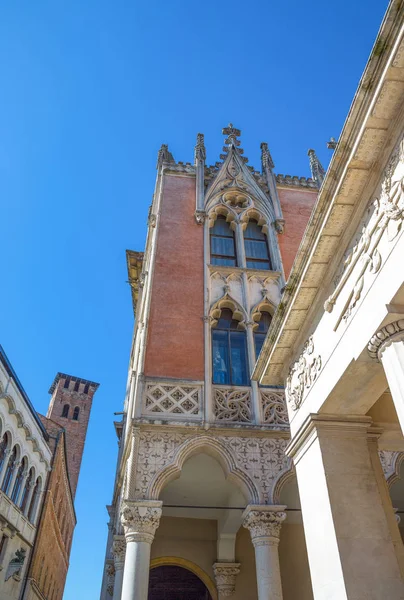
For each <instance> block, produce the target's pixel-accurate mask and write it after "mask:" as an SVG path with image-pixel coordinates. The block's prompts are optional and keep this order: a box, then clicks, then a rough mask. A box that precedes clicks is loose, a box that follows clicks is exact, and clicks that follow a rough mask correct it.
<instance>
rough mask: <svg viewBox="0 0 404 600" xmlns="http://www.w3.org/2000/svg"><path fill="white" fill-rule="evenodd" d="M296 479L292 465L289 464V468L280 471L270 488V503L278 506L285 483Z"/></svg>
mask: <svg viewBox="0 0 404 600" xmlns="http://www.w3.org/2000/svg"><path fill="white" fill-rule="evenodd" d="M295 478H296V470H295V467H294V465H293V463H291V464H290V468H289V469H286V470H285V471H282V473H280V474H279V475H278V477H277V478H276V480H275V481H274V485H273V487H272V499H271V500H272V503H273V504H280V498H281V494H282V490H283V488H284V487H285V485H286V484H287V483H289V482H290V481H291V480H292V479H295Z"/></svg>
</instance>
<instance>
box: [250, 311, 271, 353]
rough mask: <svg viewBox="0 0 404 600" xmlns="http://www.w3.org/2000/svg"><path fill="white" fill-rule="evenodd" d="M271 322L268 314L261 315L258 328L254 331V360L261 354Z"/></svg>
mask: <svg viewBox="0 0 404 600" xmlns="http://www.w3.org/2000/svg"><path fill="white" fill-rule="evenodd" d="M271 321H272V317H271V315H270V314H269V313H268V312H262V313H261V318H260V320H259V321H258V327H257V328H256V329H255V331H254V343H255V358H258V355H259V353H260V352H261V348H262V346H263V344H264V340H265V338H266V335H267V333H268V329H269V326H270V324H271Z"/></svg>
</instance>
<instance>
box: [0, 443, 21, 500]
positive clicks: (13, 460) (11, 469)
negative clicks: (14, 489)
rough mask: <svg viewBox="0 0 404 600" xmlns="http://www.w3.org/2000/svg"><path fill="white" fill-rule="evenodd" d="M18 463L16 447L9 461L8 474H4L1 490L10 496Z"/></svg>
mask: <svg viewBox="0 0 404 600" xmlns="http://www.w3.org/2000/svg"><path fill="white" fill-rule="evenodd" d="M16 462H17V448H16V447H15V446H14V448H13V451H12V453H11V456H10V458H9V459H8V463H7V468H6V472H5V474H4V479H3V483H2V485H1V489H2V490H3V492H4V493H5V494H8V492H9V487H10V483H11V479H12V477H13V473H14V468H15V465H16Z"/></svg>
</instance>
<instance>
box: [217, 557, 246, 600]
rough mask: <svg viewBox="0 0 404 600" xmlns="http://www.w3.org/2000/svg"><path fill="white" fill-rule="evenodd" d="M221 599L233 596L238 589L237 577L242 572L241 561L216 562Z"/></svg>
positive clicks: (218, 590) (218, 589)
mask: <svg viewBox="0 0 404 600" xmlns="http://www.w3.org/2000/svg"><path fill="white" fill-rule="evenodd" d="M213 573H214V575H215V581H216V587H217V592H218V594H219V600H221V598H227V597H228V596H233V595H234V593H235V591H236V578H237V575H238V574H239V573H240V563H235V562H216V563H215V564H214V565H213Z"/></svg>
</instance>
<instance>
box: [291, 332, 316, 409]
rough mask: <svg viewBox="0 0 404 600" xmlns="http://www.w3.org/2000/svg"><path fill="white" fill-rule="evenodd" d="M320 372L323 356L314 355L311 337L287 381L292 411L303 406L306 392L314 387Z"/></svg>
mask: <svg viewBox="0 0 404 600" xmlns="http://www.w3.org/2000/svg"><path fill="white" fill-rule="evenodd" d="M320 370H321V356H320V355H315V354H314V342H313V336H310V338H309V339H308V340H307V342H306V343H305V345H304V346H303V351H302V353H301V355H300V356H299V358H298V360H297V361H296V362H295V363H294V364H293V365H292V367H291V368H290V370H289V375H288V377H287V379H286V399H287V402H288V404H289V405H290V408H291V409H292V410H298V408H299V407H300V406H301V404H302V402H303V396H304V393H305V390H307V389H309V388H310V387H311V386H312V385H313V383H314V381H315V380H316V379H317V376H318V374H319V372H320Z"/></svg>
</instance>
